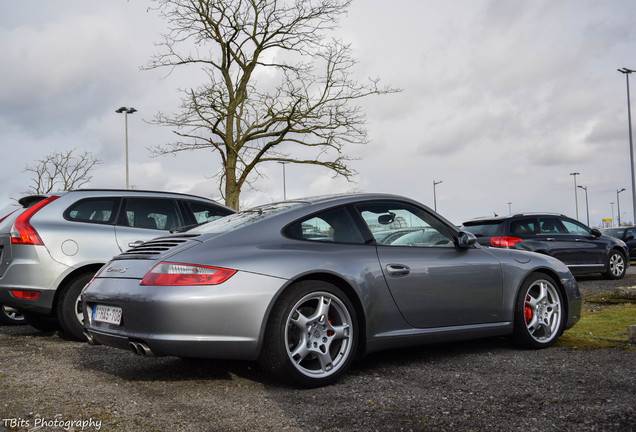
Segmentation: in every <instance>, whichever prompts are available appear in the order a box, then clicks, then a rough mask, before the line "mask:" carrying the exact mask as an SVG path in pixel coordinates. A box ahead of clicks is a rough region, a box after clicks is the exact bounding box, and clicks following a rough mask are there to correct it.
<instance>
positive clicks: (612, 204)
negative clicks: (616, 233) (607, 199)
mask: <svg viewBox="0 0 636 432" xmlns="http://www.w3.org/2000/svg"><path fill="white" fill-rule="evenodd" d="M610 205H611V206H612V225H611V226H614V203H613V202H611V203H610Z"/></svg>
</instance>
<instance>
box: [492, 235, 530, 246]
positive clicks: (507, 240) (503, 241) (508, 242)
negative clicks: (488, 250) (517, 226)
mask: <svg viewBox="0 0 636 432" xmlns="http://www.w3.org/2000/svg"><path fill="white" fill-rule="evenodd" d="M522 241H523V239H520V238H518V237H492V238H491V239H490V244H491V245H493V246H494V247H514V245H515V243H519V242H522Z"/></svg>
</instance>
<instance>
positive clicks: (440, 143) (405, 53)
mask: <svg viewBox="0 0 636 432" xmlns="http://www.w3.org/2000/svg"><path fill="white" fill-rule="evenodd" d="M151 4H152V3H151V2H150V1H148V0H130V1H125V0H109V1H97V0H95V1H90V0H56V1H50V0H27V1H21V2H9V1H5V2H2V4H0V55H2V61H1V62H0V143H1V145H2V161H3V164H2V169H1V170H0V185H1V186H0V200H1V201H0V202H2V203H6V202H9V200H10V198H17V197H19V196H20V195H21V192H23V191H26V190H27V189H28V187H29V185H30V182H31V180H30V178H31V175H30V174H29V173H25V172H24V168H25V166H26V164H33V163H34V162H35V161H36V160H38V159H41V158H43V157H45V156H46V155H47V154H50V153H52V152H54V151H66V150H70V149H74V148H75V149H78V150H80V151H90V152H93V154H94V156H95V157H97V158H99V159H101V160H103V164H101V165H100V166H99V167H98V168H97V169H95V170H94V171H93V176H94V177H93V180H92V182H91V183H90V185H89V186H91V187H100V188H111V187H112V188H123V187H124V186H125V152H124V117H123V116H122V115H121V114H116V113H115V109H117V108H119V107H120V106H128V107H135V108H136V109H137V110H138V112H137V113H135V114H133V115H132V116H129V139H130V182H131V184H132V185H133V186H134V187H135V188H138V189H157V190H171V191H178V192H186V193H194V194H199V195H203V196H208V197H213V198H215V199H220V194H219V192H218V190H217V188H216V185H215V180H214V179H212V178H211V177H212V176H213V175H214V174H215V173H216V172H217V170H218V168H219V167H218V159H217V158H215V157H214V156H213V155H211V154H209V153H205V152H203V153H190V154H180V155H178V156H176V157H169V156H163V157H155V158H153V157H151V154H150V152H149V151H148V148H149V147H151V146H153V145H156V144H162V143H168V142H171V141H172V140H173V136H172V133H171V131H170V130H169V129H167V128H162V127H159V126H155V125H151V124H149V123H148V122H147V121H148V120H150V119H152V117H153V116H154V114H155V113H157V112H158V111H164V112H174V111H175V110H176V109H177V106H178V104H179V100H180V94H179V93H178V91H177V89H178V88H183V87H188V86H193V85H196V82H194V81H195V80H196V79H197V78H196V77H197V74H196V73H187V72H186V73H175V74H173V75H171V76H168V77H166V76H165V71H141V70H140V66H142V65H144V64H146V63H147V61H148V59H149V58H150V57H151V56H152V55H153V54H154V53H156V52H157V48H156V46H155V43H156V42H159V41H160V34H161V33H162V32H163V31H164V29H165V28H164V23H163V22H162V21H161V19H160V18H159V17H158V15H157V14H156V13H155V12H153V11H149V10H148V7H149V6H150V5H151ZM389 4H390V6H387V5H389ZM635 22H636V2H634V1H633V0H608V1H603V2H600V1H597V0H571V1H569V0H559V1H554V0H533V1H522V0H495V1H485V0H395V1H393V2H390V3H388V2H386V0H354V3H353V6H352V7H351V9H350V10H349V13H348V15H347V16H346V17H345V18H344V19H343V20H342V21H341V28H340V30H339V31H338V33H337V35H336V36H337V37H339V38H342V39H343V40H345V41H347V42H350V43H351V45H352V47H353V49H354V54H355V56H356V57H357V58H358V59H359V63H358V65H357V67H356V76H357V77H358V78H359V79H361V80H362V79H365V78H366V77H376V76H379V77H380V78H381V79H382V82H384V83H386V84H390V85H392V86H394V87H399V88H402V89H403V91H402V92H401V93H399V94H394V95H387V96H380V97H375V98H370V99H367V100H365V101H364V107H365V110H366V113H367V121H368V132H369V138H370V140H371V142H370V143H369V144H368V145H366V146H364V147H360V146H357V147H352V148H350V149H349V151H348V153H349V154H350V155H352V156H354V157H359V158H360V159H359V160H357V161H356V162H354V163H353V168H355V169H356V170H357V171H358V173H359V174H358V176H357V177H356V182H355V183H348V182H347V181H344V180H342V179H333V178H332V177H331V173H330V172H327V171H326V170H321V169H318V168H316V169H308V168H307V167H304V166H294V165H287V167H286V178H287V182H286V186H287V197H288V198H295V197H301V196H308V195H316V194H325V193H332V192H341V191H347V190H355V191H364V192H390V193H396V194H402V195H406V196H409V197H412V198H415V199H417V200H419V201H421V202H423V203H425V204H427V205H429V206H430V207H433V205H434V203H433V182H434V181H442V183H440V184H439V185H437V187H436V192H437V194H436V196H437V209H438V211H439V212H440V213H441V214H443V215H444V216H446V217H447V218H449V219H450V220H451V221H453V222H455V223H458V224H459V223H461V222H463V221H464V220H467V219H470V218H473V217H478V216H487V215H492V214H493V213H497V214H507V213H508V212H509V211H510V209H511V210H512V211H513V212H530V211H551V212H560V213H565V214H568V215H570V216H576V206H575V193H574V176H571V175H570V173H572V172H578V173H580V175H578V176H576V181H577V184H578V185H583V186H586V187H588V197H589V214H590V216H589V217H590V225H592V226H598V225H600V224H601V220H602V219H604V218H612V206H611V205H610V203H611V202H613V203H615V204H614V206H613V208H614V218H616V212H617V206H616V195H617V194H616V191H617V190H618V189H622V188H626V189H627V190H626V191H625V192H623V193H621V194H620V207H621V215H622V219H623V221H626V220H630V221H631V220H633V216H632V199H631V194H632V192H631V186H630V184H631V174H630V163H629V135H628V128H627V126H628V123H627V99H626V86H625V76H624V75H623V74H620V73H619V72H617V68H622V67H627V68H634V69H636V26H635V25H634V23H635ZM633 77H634V80H633V81H634V84H633V86H632V88H633V89H636V75H633ZM634 92H636V90H634ZM261 171H262V173H263V174H264V175H265V177H264V178H263V179H260V180H259V181H258V182H257V183H256V185H255V186H256V187H257V190H252V191H244V193H243V195H242V206H249V205H255V204H261V203H266V202H271V201H277V200H280V199H282V196H283V180H282V166H281V165H280V164H275V163H272V164H271V165H270V166H264V167H263V168H262V170H261ZM578 191H579V194H578V213H579V219H580V220H581V221H583V222H586V206H585V192H584V191H583V190H582V189H578ZM509 203H511V204H509ZM0 206H2V205H0Z"/></svg>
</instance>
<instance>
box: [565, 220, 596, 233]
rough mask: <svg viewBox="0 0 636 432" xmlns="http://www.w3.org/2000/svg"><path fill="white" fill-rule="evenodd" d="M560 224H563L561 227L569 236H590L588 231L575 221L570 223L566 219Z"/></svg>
mask: <svg viewBox="0 0 636 432" xmlns="http://www.w3.org/2000/svg"><path fill="white" fill-rule="evenodd" d="M561 222H562V223H563V225H564V226H565V229H567V230H568V232H569V233H570V234H579V235H584V236H589V235H592V233H591V232H590V230H589V229H587V227H585V226H584V225H582V224H580V223H576V222H575V221H571V220H568V219H563V220H561Z"/></svg>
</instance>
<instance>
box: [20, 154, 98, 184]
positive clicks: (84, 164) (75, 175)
mask: <svg viewBox="0 0 636 432" xmlns="http://www.w3.org/2000/svg"><path fill="white" fill-rule="evenodd" d="M75 150H76V149H73V150H67V151H66V152H55V153H51V154H49V155H47V156H46V157H45V158H44V159H41V160H38V161H37V164H35V165H28V164H27V165H26V167H25V169H24V171H23V172H31V173H33V177H32V178H31V181H32V182H33V186H31V187H29V190H28V191H27V192H26V193H30V194H43V193H50V192H56V191H66V190H71V189H75V188H78V187H81V186H82V185H85V184H86V183H88V182H89V181H91V179H92V178H93V177H92V176H89V172H90V171H91V170H92V169H93V167H94V166H95V165H98V164H100V163H102V161H101V160H99V159H95V158H94V157H93V155H92V153H90V152H84V153H82V154H80V155H78V156H76V155H75V154H74V152H75Z"/></svg>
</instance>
